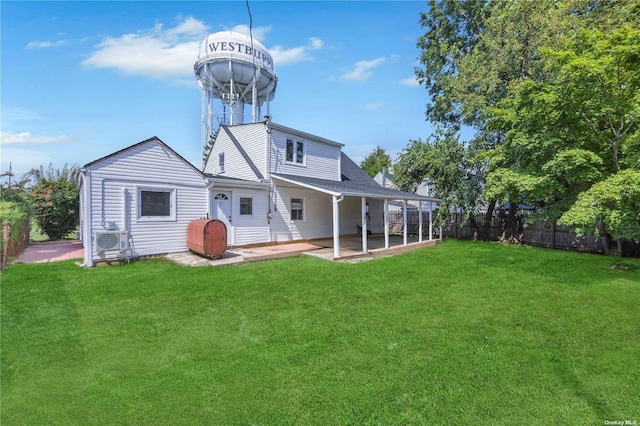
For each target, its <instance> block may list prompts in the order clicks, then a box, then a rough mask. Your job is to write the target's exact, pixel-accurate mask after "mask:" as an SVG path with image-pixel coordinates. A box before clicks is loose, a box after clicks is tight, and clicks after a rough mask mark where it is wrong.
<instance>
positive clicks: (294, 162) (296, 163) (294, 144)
mask: <svg viewBox="0 0 640 426" xmlns="http://www.w3.org/2000/svg"><path fill="white" fill-rule="evenodd" d="M289 142H291V148H292V153H291V154H292V156H293V158H292V159H291V160H289V158H288V154H289V153H288V151H289ZM299 145H301V146H302V161H301V162H299V161H298V146H299ZM284 159H285V163H286V164H290V165H293V166H299V167H306V165H307V143H306V142H305V141H301V140H298V139H289V138H287V139H286V142H285V148H284Z"/></svg>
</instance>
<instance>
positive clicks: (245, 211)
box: [240, 197, 253, 216]
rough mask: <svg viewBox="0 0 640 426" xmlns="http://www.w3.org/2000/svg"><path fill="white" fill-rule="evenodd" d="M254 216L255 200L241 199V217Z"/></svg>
mask: <svg viewBox="0 0 640 426" xmlns="http://www.w3.org/2000/svg"><path fill="white" fill-rule="evenodd" d="M252 214H253V198H248V197H240V215H241V216H245V215H247V216H250V215H252Z"/></svg>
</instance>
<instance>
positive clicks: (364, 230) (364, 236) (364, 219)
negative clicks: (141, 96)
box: [360, 197, 369, 254]
mask: <svg viewBox="0 0 640 426" xmlns="http://www.w3.org/2000/svg"><path fill="white" fill-rule="evenodd" d="M360 210H361V214H362V237H361V238H362V253H364V254H367V253H369V248H368V247H367V243H368V241H367V240H368V238H369V237H368V236H367V234H368V233H369V230H368V229H367V214H368V211H367V198H366V197H362V199H361V205H360Z"/></svg>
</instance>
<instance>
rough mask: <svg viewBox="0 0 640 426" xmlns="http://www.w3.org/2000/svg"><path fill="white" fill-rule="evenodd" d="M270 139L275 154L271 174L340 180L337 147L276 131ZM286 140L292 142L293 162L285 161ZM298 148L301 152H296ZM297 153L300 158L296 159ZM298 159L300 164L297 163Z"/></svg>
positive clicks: (338, 148) (338, 151)
mask: <svg viewBox="0 0 640 426" xmlns="http://www.w3.org/2000/svg"><path fill="white" fill-rule="evenodd" d="M271 138H272V141H273V145H274V148H275V149H274V150H275V153H276V155H275V158H274V159H273V160H272V168H273V170H272V172H274V173H283V174H289V175H298V176H308V177H316V178H320V179H330V180H340V147H339V146H335V145H330V144H327V143H324V142H321V141H317V140H313V139H311V138H303V137H302V136H299V135H292V134H287V133H284V132H282V131H280V130H278V129H274V130H273V131H272V132H271ZM287 140H290V141H292V148H293V152H292V154H293V161H287ZM298 144H301V145H298ZM298 147H300V149H301V151H298ZM297 152H300V154H301V156H302V158H299V157H298V155H297ZM289 158H291V157H289ZM298 159H300V160H301V161H302V162H298V161H297V160H298Z"/></svg>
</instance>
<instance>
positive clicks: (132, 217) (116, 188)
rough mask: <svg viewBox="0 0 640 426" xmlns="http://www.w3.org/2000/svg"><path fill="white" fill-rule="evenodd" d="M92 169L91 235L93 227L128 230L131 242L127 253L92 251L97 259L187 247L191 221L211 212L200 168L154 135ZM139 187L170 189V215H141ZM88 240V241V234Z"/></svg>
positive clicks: (164, 251)
mask: <svg viewBox="0 0 640 426" xmlns="http://www.w3.org/2000/svg"><path fill="white" fill-rule="evenodd" d="M90 169H91V171H90V175H91V178H90V184H91V187H90V190H91V196H90V202H91V223H92V229H91V238H93V232H94V231H103V230H105V229H115V230H126V231H128V232H129V233H130V244H131V249H130V250H129V251H127V252H126V253H119V252H104V253H100V254H98V253H93V259H94V260H95V261H100V260H106V259H109V258H115V257H121V258H122V257H136V256H148V255H154V254H162V253H171V252H180V251H186V250H187V247H186V229H187V225H188V223H189V222H190V221H191V220H194V219H199V218H202V217H205V216H206V215H207V213H208V203H207V189H206V184H205V181H204V179H203V177H202V176H201V175H200V174H199V173H198V172H197V171H196V170H194V169H193V168H192V167H191V166H189V165H188V164H186V163H185V162H184V161H183V160H182V159H180V158H179V157H176V156H175V155H174V154H173V153H172V152H170V151H168V150H166V149H165V148H164V146H163V145H161V144H160V143H158V142H156V141H150V142H148V143H145V144H141V145H139V146H136V147H134V148H132V149H130V150H127V151H124V152H123V153H121V154H117V155H114V156H113V157H112V158H107V159H105V160H104V161H102V162H100V163H98V164H95V165H93V166H90ZM141 188H162V189H165V190H169V191H171V193H172V198H173V200H174V205H173V208H172V216H173V218H172V220H170V221H166V220H159V221H158V220H139V219H140V218H139V211H140V210H139V208H138V204H139V198H138V192H139V190H140V189H141ZM85 202H89V200H85ZM144 219H147V218H144ZM153 219H158V218H153ZM85 240H86V241H87V242H89V241H90V238H89V236H85Z"/></svg>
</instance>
